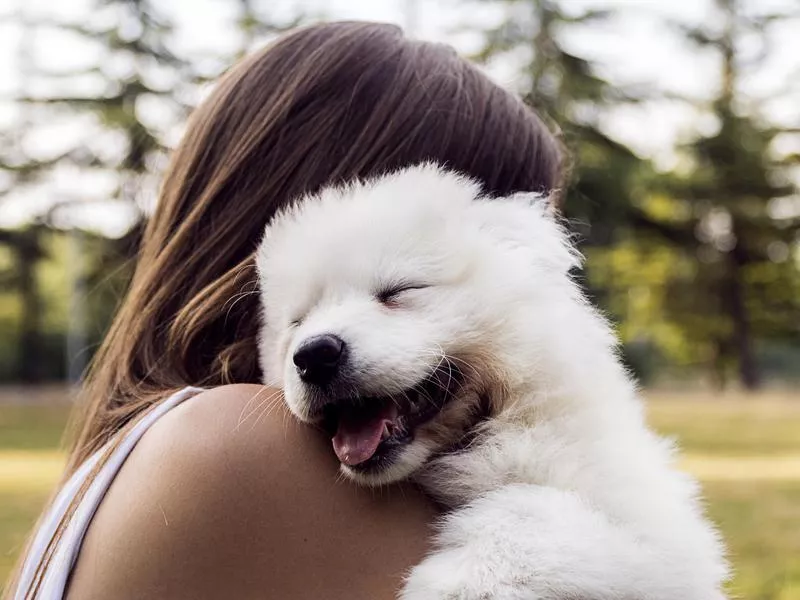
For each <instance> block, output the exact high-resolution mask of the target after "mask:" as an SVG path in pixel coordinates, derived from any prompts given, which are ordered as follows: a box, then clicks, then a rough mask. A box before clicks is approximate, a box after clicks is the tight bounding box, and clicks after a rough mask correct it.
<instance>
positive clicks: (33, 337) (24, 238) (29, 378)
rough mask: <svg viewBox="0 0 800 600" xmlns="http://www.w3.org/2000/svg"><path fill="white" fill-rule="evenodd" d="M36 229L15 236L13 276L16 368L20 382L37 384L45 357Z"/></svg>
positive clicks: (40, 377) (39, 253)
mask: <svg viewBox="0 0 800 600" xmlns="http://www.w3.org/2000/svg"><path fill="white" fill-rule="evenodd" d="M38 234H39V232H38V230H37V229H36V228H35V227H31V228H30V229H28V230H27V231H25V232H23V233H22V234H21V235H20V237H19V244H18V245H17V246H16V248H15V250H16V254H17V277H18V282H19V298H20V304H21V309H20V320H19V328H20V329H19V354H18V359H19V367H18V373H19V377H20V380H21V381H22V382H23V383H38V382H39V381H41V379H42V364H43V361H44V359H45V357H44V356H43V353H42V348H41V336H40V326H41V323H40V321H41V318H40V317H41V312H42V307H41V302H40V298H39V287H38V285H37V282H36V264H37V263H38V260H39V258H40V255H41V249H40V248H39V235H38Z"/></svg>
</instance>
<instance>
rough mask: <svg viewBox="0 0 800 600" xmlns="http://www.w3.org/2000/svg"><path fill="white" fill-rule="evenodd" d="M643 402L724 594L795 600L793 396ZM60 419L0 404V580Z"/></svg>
mask: <svg viewBox="0 0 800 600" xmlns="http://www.w3.org/2000/svg"><path fill="white" fill-rule="evenodd" d="M649 399H650V402H649V403H648V412H649V416H650V421H651V423H652V424H653V426H654V427H655V428H656V429H657V430H658V431H660V432H661V433H663V434H665V435H669V436H673V437H676V438H677V440H678V441H679V444H680V447H681V449H682V451H683V455H684V459H683V465H684V466H685V467H686V468H687V469H688V470H690V471H692V472H694V473H696V474H697V475H698V476H699V477H700V478H701V480H702V483H703V488H704V490H705V495H706V498H707V500H708V505H709V514H710V516H711V517H712V519H713V520H714V521H715V522H716V523H718V525H719V526H720V528H721V530H722V532H723V535H724V537H725V539H726V542H727V543H728V546H729V548H730V553H731V558H732V560H733V563H734V566H735V569H736V577H735V579H734V581H733V582H732V584H731V586H730V593H731V597H732V598H741V599H744V600H800V395H794V396H791V395H788V394H784V395H777V394H772V395H762V396H759V397H758V398H742V397H723V398H710V397H709V396H702V395H697V394H691V395H686V394H684V395H676V394H669V395H665V394H650V395H649ZM65 421H66V409H65V408H64V407H63V406H47V405H45V406H30V407H19V406H3V405H2V404H0V581H3V580H5V578H6V576H7V574H8V572H9V570H10V569H11V567H12V565H13V564H14V562H15V560H16V555H17V553H18V552H19V551H20V549H21V548H22V545H23V544H24V540H25V537H26V535H27V532H28V531H29V529H30V528H31V527H32V525H33V523H34V522H35V520H36V518H37V516H38V514H39V512H40V510H41V507H42V506H43V505H44V503H45V502H46V501H47V498H48V497H49V494H50V492H51V488H52V486H53V484H54V482H55V481H56V480H57V478H58V476H59V474H60V470H61V468H62V464H63V456H62V455H61V454H60V453H59V452H58V451H57V448H58V445H59V439H60V437H61V431H62V428H63V426H64V423H65Z"/></svg>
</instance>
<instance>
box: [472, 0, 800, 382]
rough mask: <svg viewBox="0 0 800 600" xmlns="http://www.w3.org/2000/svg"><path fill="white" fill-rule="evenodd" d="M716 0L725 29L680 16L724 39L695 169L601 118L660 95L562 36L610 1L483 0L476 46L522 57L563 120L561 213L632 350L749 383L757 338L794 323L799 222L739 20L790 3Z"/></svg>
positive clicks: (752, 21)
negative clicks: (495, 20) (609, 70)
mask: <svg viewBox="0 0 800 600" xmlns="http://www.w3.org/2000/svg"><path fill="white" fill-rule="evenodd" d="M716 1H717V2H718V3H719V6H720V9H721V10H722V12H723V13H724V14H725V15H727V17H726V18H727V22H728V25H726V26H725V27H724V28H723V29H721V30H720V31H719V32H717V33H710V32H708V31H705V30H704V29H702V28H688V27H684V28H682V29H681V31H682V33H683V34H684V35H685V36H686V37H688V39H690V40H692V41H693V42H695V43H698V44H702V45H703V46H706V47H712V48H716V49H717V50H718V51H719V52H721V54H722V56H723V60H722V64H723V70H724V77H723V80H724V84H723V86H722V88H721V91H720V94H719V97H718V98H716V99H715V100H714V101H713V103H712V107H711V112H712V113H713V114H714V115H715V117H716V119H717V120H718V122H719V124H720V128H719V130H718V132H717V133H715V134H714V135H711V136H708V137H703V138H698V139H697V140H695V141H694V142H692V143H691V144H689V145H687V146H686V147H685V148H684V154H685V156H686V157H687V158H688V159H689V160H688V162H690V164H691V168H690V169H689V172H688V173H686V170H685V169H683V170H678V171H675V172H669V173H660V172H657V171H656V170H655V168H654V167H653V165H652V164H651V163H650V161H648V160H645V159H643V158H641V157H639V156H637V155H636V154H635V153H634V152H633V151H632V150H631V149H630V148H628V147H627V146H625V145H624V144H622V143H620V142H619V141H617V140H615V139H614V138H613V136H611V135H609V133H608V132H607V131H606V130H605V128H604V117H605V116H606V115H607V114H608V110H609V109H610V108H614V107H618V106H621V105H624V104H630V103H636V102H640V101H647V100H650V99H658V98H659V97H660V96H661V97H666V94H665V93H663V92H659V91H655V92H652V91H649V92H646V93H643V92H642V90H641V89H625V88H620V87H619V86H616V85H614V84H612V83H611V82H609V81H608V80H606V79H605V78H604V77H602V76H601V75H600V74H599V73H600V69H599V68H598V65H596V64H595V63H593V62H592V61H591V60H589V59H587V58H584V57H581V56H577V55H576V54H575V53H573V52H570V51H569V50H568V49H567V44H565V42H564V37H565V33H566V32H569V31H570V30H571V29H572V28H575V27H580V26H582V25H586V24H597V25H598V26H600V27H602V24H603V22H605V21H608V20H609V19H611V18H613V17H614V15H615V14H616V13H615V12H614V11H611V10H585V11H583V12H578V13H576V11H575V10H574V8H573V7H571V6H569V4H568V3H565V2H555V1H552V0H484V2H483V3H482V4H484V5H486V4H488V5H493V6H495V7H498V8H500V9H502V11H503V16H504V18H503V19H502V20H501V21H500V23H499V24H498V25H497V26H496V27H494V28H491V29H488V30H486V31H484V32H483V33H484V36H485V37H484V39H485V44H484V46H483V48H482V49H481V51H480V52H479V53H478V54H477V56H476V58H478V60H480V61H482V62H486V63H491V61H493V60H496V59H497V58H498V57H505V58H506V59H509V60H511V61H516V63H517V64H520V65H521V67H520V72H519V74H520V76H521V77H520V79H521V85H520V91H521V93H522V96H523V98H524V100H525V101H526V103H528V104H529V105H531V106H532V107H534V108H535V109H536V110H537V112H538V113H539V114H540V115H543V116H544V118H545V119H546V120H548V121H549V123H550V125H551V127H553V128H554V129H555V130H556V131H559V132H560V133H561V135H562V138H563V140H564V144H565V146H566V147H567V149H568V151H569V154H570V155H571V156H572V160H573V164H572V170H571V171H572V172H571V174H570V175H571V176H570V179H569V181H568V183H567V186H566V197H565V202H564V206H563V212H564V214H565V216H566V217H567V218H568V219H569V220H570V221H571V223H572V225H573V229H575V230H577V232H578V233H579V234H580V237H581V238H582V249H583V251H584V253H585V254H586V255H587V259H588V260H587V274H588V284H589V289H590V292H591V293H593V295H594V297H595V299H596V300H597V301H598V302H599V303H600V304H601V305H602V306H603V307H604V308H605V309H606V310H607V311H609V312H610V313H611V315H612V317H613V318H615V320H616V321H617V322H618V323H619V325H620V332H621V334H622V338H623V341H624V342H625V347H624V351H625V355H626V357H627V359H628V361H629V363H632V366H634V367H635V368H636V370H638V371H639V372H640V375H646V374H647V373H646V372H642V371H646V370H647V365H648V363H650V362H651V359H652V358H653V356H654V353H653V348H652V345H655V346H656V349H657V351H658V352H657V353H656V354H664V355H665V356H666V357H667V358H668V359H670V360H672V361H677V362H678V363H680V364H697V363H698V362H699V363H701V364H707V365H709V366H710V367H711V368H712V370H713V372H714V373H716V378H717V380H718V381H719V382H720V383H721V384H723V383H724V379H725V377H724V374H725V373H727V372H728V371H729V370H730V369H731V367H732V365H735V366H736V368H737V369H738V373H739V379H740V381H741V383H742V385H744V386H745V387H748V388H752V387H756V386H757V385H758V383H759V379H760V378H759V369H758V364H757V358H756V351H755V341H756V340H768V339H774V338H787V337H792V338H796V337H797V335H798V324H800V316H799V313H798V302H800V288H798V279H797V277H798V269H797V260H796V258H795V257H796V255H797V237H796V234H797V223H796V219H795V220H792V219H791V218H788V219H787V218H782V217H778V216H776V210H775V207H776V203H779V202H780V201H781V200H782V199H787V198H789V197H791V196H792V195H794V194H796V193H797V189H796V186H795V185H794V184H793V183H792V180H791V176H790V174H789V173H788V170H787V169H788V167H789V166H790V164H796V163H797V157H796V156H794V157H792V156H790V157H782V158H781V157H777V156H776V155H775V152H774V141H775V139H776V138H777V137H778V136H780V135H782V134H784V133H785V130H783V129H781V128H779V127H776V126H775V125H766V124H764V123H763V122H762V120H761V119H759V118H757V117H756V116H754V115H753V114H752V112H747V110H749V108H747V107H745V105H744V103H743V102H741V98H739V97H738V93H737V88H736V76H737V70H738V69H739V68H740V67H738V66H737V52H738V44H739V36H740V35H741V31H740V30H741V29H743V28H747V29H748V30H749V31H751V32H752V31H754V30H758V29H759V28H762V29H763V28H765V27H768V26H769V24H771V23H777V22H780V21H781V20H782V19H786V18H789V17H790V16H791V15H786V14H772V15H761V16H757V17H752V16H750V17H746V16H745V15H744V12H743V9H741V7H740V6H739V5H738V4H737V3H736V2H734V0H716ZM722 21H725V19H722ZM762 40H763V41H764V42H765V43H767V42H768V36H762ZM767 54H768V53H766V52H765V53H764V56H762V57H759V60H756V61H754V64H753V65H751V68H753V69H755V68H758V67H759V66H760V63H761V62H762V61H763V60H764V59H765V57H766V55H767ZM745 108H747V110H744V109H745ZM795 197H796V196H795Z"/></svg>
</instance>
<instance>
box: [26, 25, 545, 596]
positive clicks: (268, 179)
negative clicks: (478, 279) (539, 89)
mask: <svg viewBox="0 0 800 600" xmlns="http://www.w3.org/2000/svg"><path fill="white" fill-rule="evenodd" d="M428 159H430V160H435V161H437V162H439V163H441V164H444V165H446V166H448V167H450V168H452V169H455V170H458V171H462V172H464V173H467V174H469V175H470V176H471V177H473V178H475V179H477V180H479V181H480V182H482V183H483V185H484V187H485V189H486V191H487V192H489V193H492V194H496V195H501V196H502V195H507V194H509V193H511V192H514V191H521V190H522V191H546V192H547V191H552V190H554V189H555V188H556V187H557V185H558V183H559V170H560V152H559V147H558V144H557V142H556V140H555V139H554V137H553V136H552V135H551V134H550V133H549V132H548V131H547V129H546V128H545V127H544V126H543V125H542V123H541V122H540V121H539V120H538V119H537V118H536V116H535V115H534V114H532V113H531V112H530V111H529V110H527V109H526V108H525V107H524V106H523V104H522V103H521V102H520V101H518V100H517V99H516V98H514V97H512V96H511V95H510V94H508V93H507V92H505V91H504V90H502V89H500V88H499V87H497V86H496V85H494V84H493V83H492V82H491V81H489V80H488V79H487V78H486V77H485V76H484V75H482V74H481V73H480V72H479V71H478V70H477V69H475V68H474V67H473V66H471V65H470V64H469V63H467V62H466V61H464V60H463V59H461V58H459V57H458V56H457V55H456V54H455V53H454V52H453V51H452V50H451V49H450V48H448V47H446V46H442V45H435V44H429V43H420V42H414V41H410V40H408V39H406V38H404V37H403V35H402V32H401V31H400V30H399V29H398V28H396V27H393V26H388V25H378V24H370V23H334V24H327V25H318V26H314V27H309V28H306V29H301V30H298V31H295V32H293V33H291V34H289V35H287V36H285V37H283V38H281V39H280V40H278V41H277V42H276V43H274V44H272V45H271V46H270V47H268V48H267V49H266V50H264V51H263V52H260V53H258V54H256V55H254V56H252V57H250V58H249V59H247V60H245V61H244V62H242V63H241V64H239V65H238V66H237V67H236V68H234V69H233V70H231V71H230V72H229V73H228V74H227V75H226V76H225V77H223V78H222V80H221V81H220V82H219V84H218V85H217V88H216V90H215V91H214V93H213V94H212V95H211V96H210V98H208V100H206V101H205V102H204V103H203V105H202V106H201V107H200V108H198V109H197V110H196V111H195V113H194V114H193V116H192V118H191V119H190V122H189V124H188V128H187V131H186V135H185V137H184V139H183V142H182V143H181V145H180V147H179V148H178V149H177V150H176V152H175V156H174V157H173V161H172V165H171V168H170V170H169V172H168V173H167V175H166V178H165V182H164V186H163V189H162V192H161V197H160V200H159V203H158V207H157V209H156V212H155V214H154V215H153V217H152V219H151V220H150V222H149V223H148V226H147V229H146V232H145V235H144V238H143V242H142V247H141V251H140V256H139V262H138V267H137V271H136V274H135V276H134V278H133V281H132V283H131V287H130V290H129V292H128V295H127V297H126V299H125V302H124V303H123V305H122V307H121V309H120V311H119V314H118V315H117V317H116V319H115V321H114V323H113V325H112V327H111V330H110V331H109V333H108V336H107V338H106V340H105V343H104V345H103V347H102V348H101V349H100V351H99V353H98V354H97V356H96V358H95V361H94V364H93V366H92V369H91V372H90V374H89V377H88V380H87V384H86V398H87V402H86V403H85V405H84V406H82V407H81V409H80V412H79V414H78V416H77V423H78V427H79V429H78V433H77V436H76V439H75V442H74V444H73V446H72V449H71V451H70V455H69V463H68V467H67V472H66V477H67V478H68V480H65V484H64V486H63V489H62V492H61V496H60V497H59V498H57V499H56V500H55V502H54V504H53V507H51V509H50V511H49V512H48V513H46V514H45V515H44V517H43V519H42V521H41V522H40V524H39V526H38V532H37V534H36V537H35V538H34V539H33V541H32V542H31V544H30V548H29V551H28V558H27V561H26V563H25V565H24V566H23V567H22V568H21V570H20V571H19V572H18V573H17V581H18V583H17V585H16V586H14V585H12V586H11V589H12V590H14V593H15V594H16V595H15V596H13V597H18V598H26V597H37V594H39V596H38V597H48V598H60V597H62V596H64V595H67V592H68V595H69V597H70V598H108V597H114V598H122V599H124V598H142V597H148V598H151V597H170V598H176V597H186V598H203V597H208V598H220V597H231V598H245V597H275V598H295V597H325V598H391V597H393V596H394V594H395V593H396V591H397V589H398V587H399V585H400V584H401V578H402V574H403V572H404V571H405V570H406V569H407V568H409V567H411V566H412V565H413V564H415V563H416V562H418V561H419V560H420V559H421V558H422V556H423V554H424V552H425V550H426V541H427V534H428V525H429V523H430V521H431V520H432V519H433V517H434V516H435V510H434V509H433V508H432V507H431V506H430V505H429V503H428V502H427V500H426V499H425V498H423V497H421V496H420V495H419V494H418V493H417V492H416V491H415V490H414V489H413V488H411V487H406V488H399V487H398V488H395V489H388V490H385V492H384V493H383V494H380V495H376V494H374V493H373V492H370V491H369V490H362V489H356V488H354V487H353V486H351V485H349V484H346V483H344V482H337V481H336V472H335V465H334V462H335V461H334V460H332V453H331V451H330V448H329V447H327V446H326V443H325V441H324V440H323V439H321V438H320V437H319V436H317V434H316V432H314V431H311V430H307V429H305V428H303V427H302V426H300V425H298V424H295V423H294V422H293V421H292V420H291V418H288V417H287V415H286V413H285V412H284V409H283V408H282V404H281V401H280V400H281V399H280V396H279V393H277V392H275V391H273V390H270V389H268V388H264V387H261V386H258V385H254V384H257V383H258V382H260V373H259V369H258V362H257V350H256V333H257V320H258V314H259V311H258V307H257V295H256V294H254V293H253V291H254V289H253V288H254V285H255V273H254V265H253V252H254V250H255V248H256V245H257V243H258V241H259V239H260V236H261V235H262V232H263V230H264V227H265V224H266V223H267V222H268V221H269V219H270V218H271V217H272V215H273V214H274V213H275V211H276V210H277V209H279V208H281V207H282V206H285V205H286V204H287V203H290V202H292V201H293V199H295V198H297V197H299V196H301V195H303V194H306V193H309V192H313V191H315V190H317V189H318V188H320V187H321V186H324V185H327V184H331V183H336V182H341V181H347V180H352V179H354V178H362V177H370V176H375V175H378V174H380V173H384V172H387V171H391V170H394V169H398V168H400V167H404V166H408V165H411V164H415V163H419V162H421V161H424V160H428ZM190 386H193V387H190ZM199 388H202V389H199ZM190 398H191V399H190ZM189 399H190V400H189ZM173 407H177V408H173ZM137 441H138V443H137ZM123 462H124V467H123V466H121V465H122V464H123ZM106 490H107V491H106ZM95 509H96V512H95ZM15 587H16V589H15Z"/></svg>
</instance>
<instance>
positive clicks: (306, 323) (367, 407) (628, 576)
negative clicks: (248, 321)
mask: <svg viewBox="0 0 800 600" xmlns="http://www.w3.org/2000/svg"><path fill="white" fill-rule="evenodd" d="M579 262H580V260H579V255H578V253H577V252H576V251H575V250H574V248H573V247H572V246H571V245H570V243H569V240H568V236H567V235H566V233H565V232H564V230H563V229H562V228H561V227H560V226H559V225H558V223H557V222H556V220H555V219H554V218H553V217H552V215H550V214H548V210H547V203H546V200H545V199H544V198H541V197H538V196H536V195H533V194H518V195H514V196H512V197H509V198H487V197H484V196H482V195H481V192H480V188H479V185H478V184H477V183H475V182H473V181H471V180H469V179H467V178H465V177H463V176H460V175H457V174H454V173H451V172H448V171H446V170H443V169H440V168H438V167H436V166H434V165H422V166H418V167H413V168H409V169H405V170H403V171H400V172H397V173H394V174H390V175H387V176H385V177H382V178H378V179H375V180H372V181H368V182H364V183H356V184H353V185H350V186H346V187H335V188H328V189H324V190H322V191H321V192H320V193H319V194H317V195H314V196H310V197H305V198H301V199H299V200H298V202H297V203H296V205H295V206H294V207H293V208H291V209H289V210H286V211H284V212H282V213H281V214H279V215H278V216H276V217H275V219H273V221H272V223H271V224H270V225H269V226H268V228H267V231H266V235H265V237H264V241H263V243H262V245H261V247H260V248H259V251H258V268H259V274H260V285H261V295H262V306H263V326H262V327H263V329H262V332H261V336H260V356H261V366H262V368H263V372H264V377H265V380H266V381H267V382H268V383H269V384H272V385H280V386H282V387H283V388H284V390H285V395H286V401H287V403H288V405H289V407H290V409H291V410H292V412H293V413H294V414H295V415H297V417H298V418H300V419H301V420H303V421H307V422H310V423H318V424H320V425H322V426H323V427H325V428H326V429H327V430H328V431H329V433H330V435H331V437H332V443H333V449H334V451H335V452H336V454H337V456H338V457H339V460H340V462H341V464H342V471H343V472H344V473H345V474H346V475H347V476H349V477H350V478H352V479H354V480H356V481H358V482H360V483H362V484H366V485H380V484H384V483H387V482H391V481H396V480H399V479H404V478H413V479H415V480H416V481H418V482H419V483H420V484H421V485H423V486H424V488H425V489H426V490H427V491H428V492H429V493H430V494H431V495H432V496H434V497H435V498H436V499H437V500H438V501H439V502H441V503H442V504H443V505H444V506H445V507H446V508H447V512H446V516H445V517H444V518H443V520H442V523H441V528H440V533H439V535H438V537H437V549H436V551H435V552H434V553H433V554H432V555H431V556H429V557H428V558H427V559H426V560H425V561H423V562H422V563H421V564H420V565H418V566H417V567H415V568H414V569H413V571H412V572H411V574H410V576H409V577H408V579H407V582H406V585H405V588H404V590H403V591H402V593H401V596H402V598H404V599H406V600H412V599H413V600H417V599H479V598H481V599H482V598H503V599H505V598H508V599H523V598H524V599H531V600H533V599H545V598H547V599H574V600H605V599H615V600H616V599H619V600H712V599H718V598H722V597H723V596H722V593H721V588H720V586H721V584H722V582H724V580H725V579H726V577H727V565H726V561H725V559H724V556H723V554H724V552H723V547H722V544H721V542H720V539H719V537H718V535H717V533H716V532H715V530H714V528H713V527H712V526H711V525H710V524H709V523H708V522H707V521H706V520H705V518H704V516H703V511H702V509H701V506H700V504H699V502H698V496H697V486H696V484H695V483H694V482H693V481H692V480H691V479H690V478H689V477H687V476H686V475H684V474H683V473H680V472H679V471H677V470H676V469H675V467H674V464H673V456H672V450H671V447H670V445H669V444H668V443H666V442H665V441H663V440H661V439H659V438H658V437H656V436H655V435H654V434H653V433H652V432H651V431H650V430H648V428H647V427H646V425H645V422H644V418H643V410H642V404H641V402H640V400H639V399H638V398H637V390H636V386H635V385H634V383H633V382H632V381H631V379H630V377H629V375H628V373H627V372H626V370H625V368H624V367H623V366H622V365H621V364H620V361H619V358H618V356H617V353H616V346H615V339H614V336H613V334H612V332H611V330H610V328H609V326H608V324H607V323H606V321H605V320H604V319H603V318H602V317H601V316H600V315H599V314H598V313H597V311H596V310H595V309H594V308H592V307H591V306H590V305H589V304H588V302H587V301H586V299H585V298H584V296H583V295H582V293H581V291H580V289H579V287H578V285H576V283H575V281H574V280H573V279H572V278H571V276H570V271H571V270H572V269H574V268H575V267H577V266H578V265H579Z"/></svg>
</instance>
